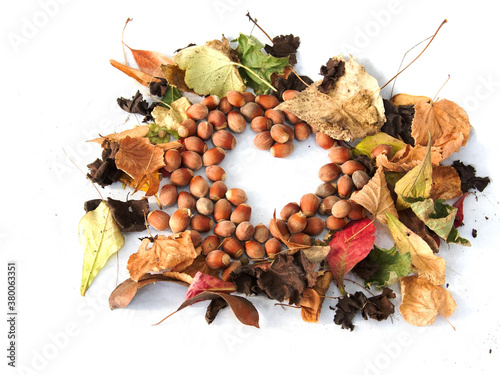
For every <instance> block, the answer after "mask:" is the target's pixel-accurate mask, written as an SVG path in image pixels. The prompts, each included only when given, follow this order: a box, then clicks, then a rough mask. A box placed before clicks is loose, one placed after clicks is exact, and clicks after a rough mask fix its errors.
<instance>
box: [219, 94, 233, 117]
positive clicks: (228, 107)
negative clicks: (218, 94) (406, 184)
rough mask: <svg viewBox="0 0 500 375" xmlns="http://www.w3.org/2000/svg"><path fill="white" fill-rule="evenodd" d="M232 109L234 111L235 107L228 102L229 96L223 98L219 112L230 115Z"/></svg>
mask: <svg viewBox="0 0 500 375" xmlns="http://www.w3.org/2000/svg"><path fill="white" fill-rule="evenodd" d="M232 109H233V106H232V105H231V103H229V101H228V100H227V96H225V97H223V98H222V99H221V100H220V104H219V110H220V111H222V113H224V114H228V113H229V111H231V110H232Z"/></svg>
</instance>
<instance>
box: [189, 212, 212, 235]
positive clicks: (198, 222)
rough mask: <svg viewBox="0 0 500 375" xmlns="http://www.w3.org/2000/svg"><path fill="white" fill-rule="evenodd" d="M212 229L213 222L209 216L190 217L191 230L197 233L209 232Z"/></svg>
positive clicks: (196, 215) (197, 215)
mask: <svg viewBox="0 0 500 375" xmlns="http://www.w3.org/2000/svg"><path fill="white" fill-rule="evenodd" d="M213 227H214V222H213V220H212V219H211V218H210V217H209V216H205V215H201V214H195V215H193V216H192V217H191V228H192V229H193V230H196V231H198V232H202V233H204V232H209V231H211V230H212V228H213Z"/></svg>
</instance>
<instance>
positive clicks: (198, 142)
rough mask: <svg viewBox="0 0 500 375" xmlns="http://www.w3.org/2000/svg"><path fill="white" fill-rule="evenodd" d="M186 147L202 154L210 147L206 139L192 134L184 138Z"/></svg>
mask: <svg viewBox="0 0 500 375" xmlns="http://www.w3.org/2000/svg"><path fill="white" fill-rule="evenodd" d="M184 147H185V148H186V150H187V151H193V152H196V153H197V154H200V155H203V153H204V152H205V151H207V148H208V146H207V144H206V143H205V141H204V140H203V139H201V138H200V137H198V136H196V135H192V136H190V137H187V138H186V139H184Z"/></svg>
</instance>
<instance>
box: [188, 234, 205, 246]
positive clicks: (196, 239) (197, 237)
mask: <svg viewBox="0 0 500 375" xmlns="http://www.w3.org/2000/svg"><path fill="white" fill-rule="evenodd" d="M189 234H190V235H191V242H192V243H193V246H194V247H195V248H197V247H198V246H200V245H201V243H202V241H203V237H202V236H201V234H200V232H198V231H197V230H190V231H189Z"/></svg>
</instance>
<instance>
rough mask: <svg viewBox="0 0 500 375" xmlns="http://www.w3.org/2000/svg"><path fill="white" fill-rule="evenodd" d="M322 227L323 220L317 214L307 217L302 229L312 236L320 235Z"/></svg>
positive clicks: (323, 224) (323, 226) (323, 225)
mask: <svg viewBox="0 0 500 375" xmlns="http://www.w3.org/2000/svg"><path fill="white" fill-rule="evenodd" d="M324 229H325V222H324V221H323V220H322V219H321V218H319V217H317V216H312V217H308V218H307V225H306V227H305V229H304V233H305V234H308V235H309V236H312V237H314V236H318V235H320V234H321V232H323V230H324Z"/></svg>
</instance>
